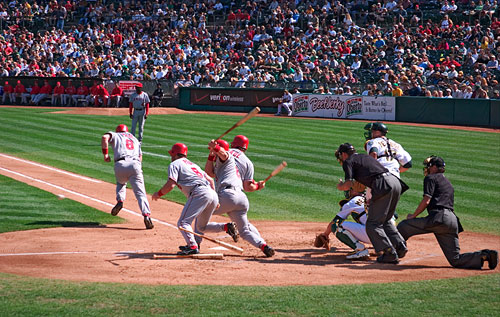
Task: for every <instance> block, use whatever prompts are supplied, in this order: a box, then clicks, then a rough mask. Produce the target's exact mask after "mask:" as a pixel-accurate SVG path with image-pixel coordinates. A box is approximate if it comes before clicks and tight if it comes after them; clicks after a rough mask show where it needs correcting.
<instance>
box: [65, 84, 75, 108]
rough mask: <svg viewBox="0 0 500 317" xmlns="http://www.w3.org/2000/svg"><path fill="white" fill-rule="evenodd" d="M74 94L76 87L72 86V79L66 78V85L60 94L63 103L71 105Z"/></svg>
mask: <svg viewBox="0 0 500 317" xmlns="http://www.w3.org/2000/svg"><path fill="white" fill-rule="evenodd" d="M75 94H76V87H75V86H73V81H72V80H71V79H70V80H68V87H66V89H64V94H63V95H62V98H63V104H65V105H68V106H71V104H72V103H71V102H72V101H73V95H75Z"/></svg>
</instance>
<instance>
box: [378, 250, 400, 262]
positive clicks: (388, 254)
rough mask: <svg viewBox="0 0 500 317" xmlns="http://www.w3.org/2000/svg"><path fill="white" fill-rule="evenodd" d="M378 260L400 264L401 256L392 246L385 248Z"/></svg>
mask: <svg viewBox="0 0 500 317" xmlns="http://www.w3.org/2000/svg"><path fill="white" fill-rule="evenodd" d="M377 262H378V263H390V264H398V263H399V258H398V255H397V253H396V252H395V251H394V250H393V249H392V248H387V249H385V250H384V253H382V255H381V256H379V257H378V258H377Z"/></svg>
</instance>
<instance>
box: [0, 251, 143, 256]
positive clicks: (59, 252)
mask: <svg viewBox="0 0 500 317" xmlns="http://www.w3.org/2000/svg"><path fill="white" fill-rule="evenodd" d="M139 252H144V250H135V251H58V252H25V253H0V256H27V255H61V254H89V253H95V254H109V253H114V254H115V255H116V256H126V255H128V254H137V253H139Z"/></svg>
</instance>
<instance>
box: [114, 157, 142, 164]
mask: <svg viewBox="0 0 500 317" xmlns="http://www.w3.org/2000/svg"><path fill="white" fill-rule="evenodd" d="M123 160H135V161H138V159H136V158H133V157H131V156H123V157H120V158H118V159H116V160H115V163H116V162H118V161H123Z"/></svg>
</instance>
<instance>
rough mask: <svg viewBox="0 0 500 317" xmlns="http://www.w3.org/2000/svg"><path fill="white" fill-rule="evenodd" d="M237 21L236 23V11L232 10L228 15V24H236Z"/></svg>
mask: <svg viewBox="0 0 500 317" xmlns="http://www.w3.org/2000/svg"><path fill="white" fill-rule="evenodd" d="M235 23H236V14H234V12H233V11H232V10H231V11H229V14H228V15H227V20H226V24H229V25H234V24H235Z"/></svg>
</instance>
